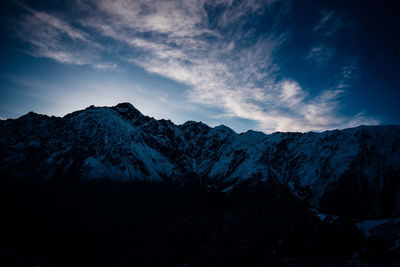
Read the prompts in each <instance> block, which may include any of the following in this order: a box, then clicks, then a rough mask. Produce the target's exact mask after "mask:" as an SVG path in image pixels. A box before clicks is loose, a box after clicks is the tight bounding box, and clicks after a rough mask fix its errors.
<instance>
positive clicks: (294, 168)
mask: <svg viewBox="0 0 400 267" xmlns="http://www.w3.org/2000/svg"><path fill="white" fill-rule="evenodd" d="M0 175H1V179H0V186H1V187H0V194H1V203H2V204H1V206H0V208H1V210H0V212H1V214H2V218H3V223H4V226H3V227H2V229H1V232H0V235H1V236H2V238H1V241H0V263H1V262H4V263H17V264H21V263H22V264H37V263H39V264H40V263H41V264H50V263H55V264H74V263H82V264H90V265H93V264H94V265H108V264H114V263H117V264H124V263H127V264H135V263H136V264H139V263H142V264H143V263H144V264H159V265H162V264H164V263H167V264H172V265H183V264H189V265H209V264H212V263H214V264H222V265H228V264H229V265H232V264H241V265H255V264H260V263H264V264H267V265H274V264H275V265H282V264H292V263H294V264H297V265H307V266H309V265H315V266H318V265H325V264H328V263H336V264H338V265H355V266H358V265H359V264H360V263H361V264H362V263H367V262H368V263H378V264H380V263H396V262H399V261H400V256H399V255H400V219H399V216H400V127H399V126H368V127H367V126H360V127H357V128H352V129H345V130H340V131H339V130H334V131H327V132H323V133H312V132H310V133H304V134H303V133H274V134H270V135H266V134H264V133H261V132H255V131H248V132H246V133H241V134H238V133H235V132H234V131H232V130H231V129H229V128H228V127H226V126H218V127H215V128H211V127H209V126H207V125H205V124H203V123H200V122H193V121H189V122H186V123H185V124H182V125H175V124H173V123H172V122H171V121H168V120H155V119H154V118H150V117H147V116H145V115H143V114H141V113H140V111H138V110H137V109H136V108H134V107H133V106H132V105H131V104H129V103H122V104H119V105H117V106H115V107H93V106H92V107H89V108H87V109H85V110H82V111H77V112H74V113H71V114H68V115H66V116H65V117H63V118H57V117H48V116H45V115H39V114H35V113H28V114H27V115H24V116H22V117H21V118H18V119H16V120H6V121H0Z"/></svg>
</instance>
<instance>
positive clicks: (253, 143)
mask: <svg viewBox="0 0 400 267" xmlns="http://www.w3.org/2000/svg"><path fill="white" fill-rule="evenodd" d="M0 134H1V137H0V163H1V164H0V174H2V176H3V177H13V178H30V179H31V178H41V179H52V178H56V177H74V178H75V179H83V180H91V179H114V180H120V181H134V180H139V181H168V182H171V181H172V182H177V183H181V184H185V183H193V182H194V183H198V184H200V185H202V186H204V187H206V188H209V189H210V190H221V191H229V190H232V189H233V188H235V187H237V186H239V185H243V184H246V185H247V186H257V185H264V184H269V183H273V184H282V185H284V186H287V187H288V188H289V189H290V190H291V191H292V192H293V193H294V194H295V195H296V196H298V197H299V198H301V199H305V200H307V201H309V202H310V203H312V204H313V205H315V206H321V207H322V208H325V209H327V210H329V211H335V209H337V207H338V206H341V207H340V210H341V211H342V212H343V211H344V212H345V211H346V210H348V211H349V212H352V213H354V211H357V212H360V214H368V215H371V216H383V215H390V214H400V179H399V174H400V126H360V127H356V128H351V129H345V130H333V131H326V132H323V133H313V132H309V133H281V132H277V133H273V134H269V135H266V134H264V133H262V132H256V131H248V132H245V133H240V134H237V133H235V132H234V131H233V130H231V129H230V128H228V127H226V126H223V125H221V126H217V127H214V128H211V127H209V126H207V125H205V124H203V123H201V122H194V121H188V122H186V123H184V124H182V125H175V124H174V123H172V122H171V121H169V120H156V119H154V118H150V117H148V116H145V115H143V114H141V113H140V112H139V111H138V110H137V109H136V108H135V107H133V106H132V105H131V104H129V103H121V104H118V105H117V106H115V107H94V106H91V107H89V108H87V109H85V110H81V111H76V112H73V113H71V114H68V115H66V116H65V117H63V118H59V117H48V116H45V115H39V114H35V113H33V112H30V113H28V114H26V115H24V116H22V117H20V118H18V119H15V120H5V121H4V120H3V121H0ZM332 203H335V204H332ZM338 203H343V205H338ZM371 207H373V208H372V209H371Z"/></svg>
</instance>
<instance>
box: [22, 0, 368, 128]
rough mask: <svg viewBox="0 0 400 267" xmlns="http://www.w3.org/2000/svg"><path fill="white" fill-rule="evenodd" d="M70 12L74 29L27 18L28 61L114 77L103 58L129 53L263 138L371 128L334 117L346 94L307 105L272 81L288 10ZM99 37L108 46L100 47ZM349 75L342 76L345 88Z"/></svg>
mask: <svg viewBox="0 0 400 267" xmlns="http://www.w3.org/2000/svg"><path fill="white" fill-rule="evenodd" d="M75 4H76V6H77V7H78V8H77V10H79V11H80V12H82V14H85V16H83V15H82V16H74V17H73V18H74V20H72V21H71V19H70V18H68V19H67V18H65V19H63V18H61V17H60V16H57V15H55V14H49V13H45V12H38V11H35V10H32V9H29V10H28V11H29V14H27V15H25V16H24V17H23V18H22V20H21V23H20V31H19V33H18V34H19V36H20V38H21V39H23V40H25V41H27V42H29V43H31V44H32V46H33V47H34V50H33V52H32V53H33V54H34V55H35V56H41V57H49V58H52V59H54V60H56V61H59V62H62V63H69V64H77V65H83V64H89V65H92V66H93V67H95V68H98V69H114V68H116V65H115V64H116V63H115V62H108V61H106V60H105V59H104V58H103V56H102V55H103V53H104V51H107V53H108V54H113V55H114V56H115V57H116V58H121V57H122V55H120V54H119V53H121V52H120V50H123V51H128V52H127V53H124V55H123V56H124V58H125V59H126V61H127V62H131V63H133V64H136V65H139V66H141V67H143V68H144V69H145V70H147V71H148V72H152V73H156V74H158V75H161V76H164V77H168V78H170V79H173V80H175V81H178V82H181V83H184V84H187V85H189V86H190V90H189V91H188V93H187V99H188V101H190V102H192V103H196V104H201V105H205V106H211V107H217V108H220V109H221V112H222V114H223V115H224V116H227V117H238V118H244V119H249V120H253V121H255V122H256V123H257V124H258V126H259V128H260V129H261V130H264V131H268V132H271V131H308V130H324V129H329V128H336V127H339V128H343V127H347V126H351V125H353V124H354V123H355V121H357V123H361V122H363V121H365V122H371V121H370V120H368V118H364V117H363V116H357V117H347V116H343V115H341V114H340V103H339V102H340V101H339V99H340V98H341V97H342V92H343V88H344V86H338V88H339V89H338V88H336V89H329V90H325V91H322V92H321V93H320V94H318V95H316V96H315V95H311V94H309V92H308V91H307V90H306V89H304V88H302V87H301V85H300V84H299V83H298V82H296V81H293V80H291V79H288V78H285V77H280V66H279V62H276V61H275V54H276V52H277V51H278V50H279V49H280V47H281V46H282V45H283V44H285V43H286V42H287V41H288V40H289V39H290V31H286V32H285V31H283V32H282V31H278V30H277V28H278V26H279V23H280V21H281V19H282V18H283V17H284V16H282V15H283V14H286V13H287V12H289V11H290V9H291V6H290V2H289V1H287V2H285V4H280V2H279V1H272V0H269V1H256V0H248V1H239V2H238V1H234V2H233V1H228V0H227V1H208V0H198V1H197V0H191V1H181V0H173V1H162V0H152V1H148V0H146V1H145V0H137V1H127V0H115V1H106V0H96V1H94V0H93V1H81V0H76V2H75ZM211 13H212V14H211ZM260 15H263V16H268V17H271V18H272V21H273V23H272V24H271V25H270V27H269V28H268V29H265V30H264V31H263V33H262V34H260V33H256V32H255V31H256V29H255V28H252V27H251V21H252V20H253V19H255V18H256V17H257V16H260ZM334 15H335V13H333V12H328V13H326V14H324V16H323V18H322V19H321V21H320V22H319V23H318V25H317V26H315V28H314V31H322V30H323V29H325V30H326V29H329V30H328V31H326V32H330V33H329V34H333V33H334V32H335V31H337V30H338V29H339V28H340V27H341V25H342V20H341V19H339V20H335V19H334V18H335V16H334ZM249 21H250V25H249ZM74 25H75V26H74ZM325 34H326V33H325ZM104 38H107V40H109V42H102V41H101V40H103V39H104ZM107 43H109V44H108V45H107ZM116 47H117V48H116ZM119 48H120V50H119ZM333 55H334V50H333V48H330V47H329V46H327V45H324V44H320V45H319V46H315V47H313V48H312V49H311V50H310V53H309V55H308V56H307V58H309V59H311V60H315V61H319V62H322V61H325V62H326V61H329V59H330V58H331V57H332V56H333ZM107 62H108V63H107ZM349 72H350V70H349V69H346V70H345V69H343V73H342V77H341V78H342V80H343V84H346V75H347V73H349ZM349 75H350V74H349ZM340 88H342V89H340Z"/></svg>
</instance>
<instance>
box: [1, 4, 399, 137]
mask: <svg viewBox="0 0 400 267" xmlns="http://www.w3.org/2000/svg"><path fill="white" fill-rule="evenodd" d="M391 2H392V3H391ZM396 10H397V9H396V8H395V6H394V1H348V0H347V1H339V0H335V1H328V0H327V1H307V0H305V1H295V0H292V1H291V0H265V1H257V0H247V1H236V0H214V1H211V0H185V1H182V0H132V1H128V0H113V1H109V0H87V1H86V0H69V1H62V0H57V1H43V0H40V1H39V0H31V1H7V0H6V1H2V4H1V11H0V21H1V26H0V38H1V39H0V41H1V42H0V119H7V118H17V117H19V116H22V115H23V114H26V113H27V112H29V111H34V112H36V113H41V114H47V115H55V116H64V115H66V114H68V113H70V112H73V111H75V110H79V109H84V108H85V107H88V106H90V105H95V106H113V105H116V104H118V103H120V102H130V103H132V104H133V105H134V106H135V107H136V108H137V109H139V110H140V111H141V112H142V113H143V114H145V115H148V116H152V117H154V118H156V119H161V118H163V119H170V120H172V121H173V122H174V123H176V124H182V123H184V122H185V121H188V120H195V121H202V122H204V123H207V124H209V125H210V126H217V125H220V124H224V125H227V126H229V127H231V128H232V129H233V130H235V131H236V132H244V131H247V130H249V129H253V130H259V131H263V132H266V133H271V132H275V131H300V132H307V131H323V130H328V129H343V128H348V127H354V126H358V125H376V124H400V118H399V114H400V105H399V103H398V102H399V100H400V82H399V79H400V78H399V77H398V76H399V74H400V67H399V62H400V49H399V47H400V46H399V36H400V35H399V33H400V31H399V24H400V23H399V21H400V19H399V18H398V17H399V16H398V15H397V13H396Z"/></svg>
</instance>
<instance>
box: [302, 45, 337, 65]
mask: <svg viewBox="0 0 400 267" xmlns="http://www.w3.org/2000/svg"><path fill="white" fill-rule="evenodd" d="M334 56H335V49H334V48H333V47H332V46H329V45H327V44H324V43H320V44H317V45H316V46H313V47H312V48H311V49H310V52H309V53H308V54H307V56H306V59H307V60H310V61H312V62H314V63H317V64H318V65H323V64H326V63H328V62H329V61H330V60H331V59H332V58H333V57H334Z"/></svg>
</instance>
